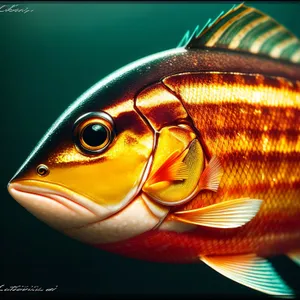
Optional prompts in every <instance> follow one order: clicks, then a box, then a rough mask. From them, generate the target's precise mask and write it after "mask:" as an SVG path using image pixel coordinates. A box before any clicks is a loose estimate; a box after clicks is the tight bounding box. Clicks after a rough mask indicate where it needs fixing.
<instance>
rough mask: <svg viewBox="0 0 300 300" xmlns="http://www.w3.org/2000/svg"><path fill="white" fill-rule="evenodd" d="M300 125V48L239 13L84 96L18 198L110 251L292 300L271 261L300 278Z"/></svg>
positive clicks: (32, 163) (15, 188)
mask: <svg viewBox="0 0 300 300" xmlns="http://www.w3.org/2000/svg"><path fill="white" fill-rule="evenodd" d="M299 120H300V42H299V39H298V38H297V37H296V36H295V35H293V34H292V33H290V32H289V31H288V30H287V29H286V28H285V27H283V26H282V25H281V24H279V23H278V22H276V21H275V20H274V19H272V18H271V17H270V16H267V15H266V14H264V13H263V12H261V11H259V10H257V9H255V8H252V7H248V6H246V5H245V4H243V3H242V4H239V5H235V6H234V7H232V9H230V10H229V11H228V12H227V13H224V12H222V13H221V14H220V15H219V16H218V17H217V18H216V19H214V20H211V19H209V21H208V22H207V23H206V24H205V26H204V27H203V28H202V29H200V27H198V26H197V27H196V29H195V30H194V31H191V32H190V31H187V33H186V34H185V35H184V36H183V38H182V39H181V41H180V42H179V44H178V46H177V47H175V48H173V49H170V50H166V51H163V52H159V53H156V54H153V55H150V56H147V57H145V58H142V59H139V60H137V61H134V62H132V63H130V64H129V65H127V66H125V67H123V68H121V69H119V70H117V71H115V72H113V73H111V74H110V75H108V76H107V77H105V78H104V79H102V80H100V81H99V82H98V83H96V84H95V85H93V86H92V87H91V88H89V89H88V90H87V91H86V92H84V93H83V94H82V95H81V96H79V98H77V99H76V100H75V102H74V103H73V104H71V105H70V106H69V107H68V108H67V109H66V110H65V111H64V112H63V113H62V115H61V116H60V117H59V118H58V119H57V120H56V121H55V123H54V124H53V125H52V126H51V127H50V129H49V130H48V131H47V132H46V134H45V135H44V136H43V138H42V139H41V140H40V142H39V143H38V144H37V146H36V147H35V148H34V150H33V151H32V153H31V154H30V155H29V156H28V158H27V159H26V160H25V162H24V164H23V165H22V166H21V167H20V169H19V170H18V171H17V173H16V174H15V175H14V176H13V178H12V179H11V180H10V182H9V184H8V192H9V193H10V195H11V196H12V197H13V198H14V199H15V200H16V201H17V202H18V203H19V204H20V205H22V206H23V207H24V208H25V209H26V210H27V211H29V212H30V213H31V214H33V215H34V216H35V217H37V218H38V219H39V220H41V221H43V222H45V223H46V224H48V225H49V226H51V227H53V228H54V229H55V230H58V231H60V232H62V233H64V234H65V235H67V236H69V237H71V238H74V239H77V240H79V241H81V242H83V243H86V244H89V245H91V246H93V247H96V248H99V249H101V250H102V251H110V252H112V253H116V254H119V255H123V256H127V257H131V258H136V259H142V260H148V261H154V262H166V263H198V262H202V263H204V264H206V265H208V266H209V267H211V268H212V269H214V270H215V271H217V272H219V273H220V274H222V275H224V276H225V277H227V278H229V279H231V280H233V281H235V282H237V283H239V284H242V285H245V286H247V287H249V288H252V289H254V290H257V291H260V292H262V293H266V294H270V295H275V296H281V297H294V296H295V291H294V290H293V289H292V288H290V287H289V285H288V284H287V283H286V282H285V280H284V279H282V277H281V276H280V274H279V273H278V272H277V271H276V269H275V268H274V267H273V265H272V263H271V261H270V258H271V257H274V256H277V255H286V256H287V257H289V258H290V259H291V260H292V261H293V262H295V263H296V264H298V265H300V122H299Z"/></svg>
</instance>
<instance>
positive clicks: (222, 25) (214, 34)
mask: <svg viewBox="0 0 300 300" xmlns="http://www.w3.org/2000/svg"><path fill="white" fill-rule="evenodd" d="M178 47H185V48H187V49H191V48H207V47H209V48H210V47H213V48H223V49H231V50H238V51H244V52H249V53H253V54H263V55H267V56H269V57H272V58H279V59H283V60H288V61H291V62H294V63H300V41H299V39H298V38H297V37H296V36H295V35H293V34H292V33H290V32H289V31H288V30H287V29H286V28H285V27H283V26H282V25H280V24H279V23H277V22H276V21H275V20H274V19H272V18H271V17H269V16H267V15H265V14H264V13H262V12H260V11H258V10H257V9H255V8H252V7H247V6H245V5H244V4H243V3H242V4H240V5H238V6H233V7H232V9H230V10H229V11H228V12H227V13H226V14H224V12H222V13H221V14H220V15H219V16H218V17H217V18H216V19H215V20H214V21H211V19H209V20H208V22H207V23H206V24H205V26H204V27H203V28H202V29H201V30H199V26H197V27H196V29H195V30H194V32H193V33H192V34H190V32H189V31H188V32H187V33H186V34H185V35H184V37H183V39H182V40H181V42H180V43H179V45H178Z"/></svg>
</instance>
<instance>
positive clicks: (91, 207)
mask: <svg viewBox="0 0 300 300" xmlns="http://www.w3.org/2000/svg"><path fill="white" fill-rule="evenodd" d="M8 192H9V193H10V195H11V196H12V197H13V198H14V199H15V200H16V201H17V202H18V203H19V204H20V205H22V206H23V207H24V208H25V209H26V210H28V211H29V212H30V213H31V214H33V215H34V216H35V217H37V218H38V219H39V220H41V221H43V222H45V223H46V224H48V225H49V226H51V227H53V228H55V229H57V230H60V231H62V230H65V229H69V228H73V227H78V226H84V225H85V224H88V223H91V222H95V221H99V220H101V219H103V218H105V217H106V216H107V215H108V214H109V211H108V209H107V208H105V207H100V206H99V205H96V204H95V203H93V202H92V201H90V200H88V199H87V198H85V197H83V196H81V195H78V194H75V193H74V192H72V191H69V190H67V189H65V188H63V187H59V186H55V185H53V184H46V183H43V182H38V181H35V180H23V181H17V180H15V179H13V180H11V181H10V182H9V184H8Z"/></svg>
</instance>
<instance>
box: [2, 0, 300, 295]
mask: <svg viewBox="0 0 300 300" xmlns="http://www.w3.org/2000/svg"><path fill="white" fill-rule="evenodd" d="M238 3H239V2H190V3H187V2H185V3H183V2H182V3H181V2H163V3H158V2H147V3H141V2H137V3H134V2H128V3H126V2H124V3H123V2H122V3H121V2H111V3H108V2H98V3H97V2H91V3H83V2H74V3H71V2H70V3H55V2H52V3H51V2H48V3H46V2H45V3H34V2H28V3H26V2H25V3H24V2H20V3H15V4H18V5H19V6H18V8H23V9H26V8H28V10H29V12H27V13H25V14H24V13H22V12H19V13H9V12H0V62H1V67H0V76H1V81H0V87H1V94H0V99H1V109H0V114H1V115H0V124H1V127H0V128H1V147H0V149H1V150H0V151H1V164H0V176H1V177H0V187H1V188H0V192H1V198H0V199H1V202H0V203H1V209H0V213H1V219H0V220H1V242H0V246H1V247H0V259H1V262H0V264H1V265H0V266H1V268H0V287H1V286H2V285H5V287H7V288H8V287H9V286H12V285H23V286H29V287H30V286H39V287H41V288H44V289H45V288H55V291H54V292H53V293H55V294H59V295H77V296H80V295H104V294H109V295H126V294H127V295H129V294H130V295H134V294H145V295H150V296H151V295H154V294H163V295H165V296H167V295H173V296H172V299H173V298H174V297H175V298H176V296H181V295H186V296H189V295H200V296H201V295H215V296H220V297H221V296H222V297H223V296H224V295H225V296H231V295H236V296H238V295H243V296H249V297H252V296H255V297H256V296H264V295H263V294H261V293H259V292H257V291H254V290H252V289H249V288H247V287H245V286H242V285H240V284H238V283H236V282H233V281H231V280H230V279H227V278H225V277H223V276H222V275H220V274H219V273H217V272H216V271H214V270H212V269H210V268H209V267H208V266H206V265H204V264H202V263H199V264H190V265H188V264H184V265H175V264H161V263H150V262H145V261H138V260H134V259H129V258H124V257H121V256H117V255H115V254H110V253H107V252H104V251H101V250H99V249H96V248H93V247H91V246H89V245H85V244H83V243H80V242H78V241H76V240H73V239H71V238H69V237H66V236H64V235H63V234H62V233H60V232H58V231H55V230H54V229H52V228H50V227H48V225H46V224H44V223H42V222H41V221H39V220H38V219H36V218H35V217H34V216H33V215H31V214H30V213H29V212H27V211H26V210H25V209H24V208H23V207H21V206H20V205H19V204H18V203H17V202H16V201H14V200H13V199H12V197H11V196H10V195H9V194H8V192H7V189H6V186H7V183H8V181H9V180H10V178H11V177H12V176H13V175H14V173H15V172H16V171H17V169H18V168H19V167H20V166H21V164H22V163H23V162H24V160H25V159H26V158H27V156H28V155H29V153H30V152H31V150H32V149H33V148H34V146H35V145H36V144H37V142H38V141H39V139H40V138H41V137H42V136H43V134H44V133H45V132H46V130H47V129H48V128H49V127H50V125H51V124H52V123H53V122H54V121H55V120H56V119H57V118H58V116H59V115H60V114H61V113H62V112H63V110H65V109H66V108H67V106H68V105H70V104H71V103H72V102H73V101H74V100H75V99H76V98H77V97H78V96H80V95H81V94H82V93H83V92H84V91H85V90H87V89H88V88H89V87H90V86H92V85H93V84H94V83H96V82H97V81H99V80H100V79H102V78H103V77H105V76H106V75H108V74H110V73H111V72H112V71H114V70H116V69H118V68H120V67H122V66H124V65H126V64H128V63H130V62H132V61H135V60H137V59H139V58H142V57H144V56H148V55H151V54H154V53H157V52H160V51H164V50H167V49H171V48H174V47H176V46H177V44H178V43H179V41H180V40H181V38H182V36H183V35H184V33H185V32H186V31H187V30H188V29H189V30H193V29H194V28H195V27H196V25H198V24H199V25H200V26H202V25H204V24H205V23H206V21H207V20H208V18H212V19H214V18H216V17H217V16H218V15H219V13H220V12H221V11H222V10H224V11H227V10H229V9H230V8H231V7H232V5H233V4H238ZM12 4H14V3H12V2H10V3H4V2H2V3H0V7H1V6H2V5H6V6H7V8H8V7H10V6H11V5H12ZM246 5H248V6H253V7H256V8H258V9H260V10H261V11H263V12H265V13H266V14H269V15H270V16H272V17H273V18H275V19H276V20H277V21H278V22H279V23H282V24H283V25H285V26H286V27H287V28H288V29H290V30H291V31H292V32H293V33H294V34H295V35H297V36H298V37H299V36H300V22H299V13H300V2H260V3H258V2H246ZM129 171H130V170H129ZM99 184H101V183H99ZM271 261H272V262H273V263H274V266H275V268H276V269H277V270H278V271H279V273H280V274H281V276H282V277H283V278H284V279H285V280H286V281H287V282H288V284H289V285H290V286H291V287H292V288H294V289H296V290H297V287H298V290H299V272H300V269H299V267H297V266H296V265H295V264H293V263H292V262H291V261H289V260H288V259H287V258H286V257H284V256H283V257H278V258H273V259H272V260H271ZM3 293H5V292H2V291H1V290H0V295H1V294H3ZM298 293H299V291H298ZM9 294H13V292H10V293H9ZM23 294H24V293H23ZM27 294H28V292H27ZM37 294H39V293H38V292H37ZM44 294H45V293H42V294H40V295H41V297H43V296H44ZM10 296H12V295H10ZM51 296H55V295H54V294H52V295H51Z"/></svg>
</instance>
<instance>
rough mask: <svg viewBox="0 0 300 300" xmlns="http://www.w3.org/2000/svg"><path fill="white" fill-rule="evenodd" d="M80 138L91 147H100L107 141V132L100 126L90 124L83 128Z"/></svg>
mask: <svg viewBox="0 0 300 300" xmlns="http://www.w3.org/2000/svg"><path fill="white" fill-rule="evenodd" d="M82 138H83V140H84V142H85V143H86V144H87V145H89V146H91V147H97V146H101V145H102V144H103V143H104V142H105V141H106V139H107V131H106V129H105V127H104V126H103V125H101V124H90V125H88V126H87V127H85V128H84V130H83V134H82Z"/></svg>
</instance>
